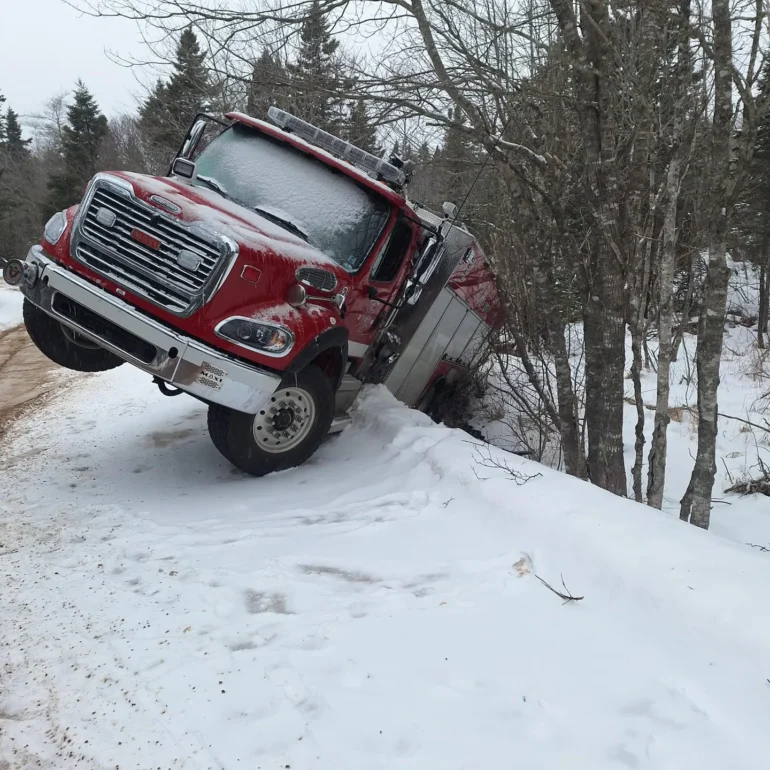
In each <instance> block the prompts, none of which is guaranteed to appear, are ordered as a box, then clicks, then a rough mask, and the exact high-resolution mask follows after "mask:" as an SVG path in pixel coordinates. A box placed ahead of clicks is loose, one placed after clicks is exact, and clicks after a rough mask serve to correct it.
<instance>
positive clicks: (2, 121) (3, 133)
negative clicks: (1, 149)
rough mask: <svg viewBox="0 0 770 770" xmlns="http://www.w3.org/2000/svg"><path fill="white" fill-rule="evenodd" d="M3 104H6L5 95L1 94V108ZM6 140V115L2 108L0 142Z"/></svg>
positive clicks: (0, 113)
mask: <svg viewBox="0 0 770 770" xmlns="http://www.w3.org/2000/svg"><path fill="white" fill-rule="evenodd" d="M3 104H5V97H4V96H3V95H2V94H0V108H2V106H3ZM4 141H5V116H4V115H3V113H2V110H0V142H4Z"/></svg>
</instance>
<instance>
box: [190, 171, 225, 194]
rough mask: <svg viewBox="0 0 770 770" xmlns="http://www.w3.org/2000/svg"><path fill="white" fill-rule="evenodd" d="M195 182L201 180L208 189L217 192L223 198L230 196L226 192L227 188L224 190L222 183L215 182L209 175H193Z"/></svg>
mask: <svg viewBox="0 0 770 770" xmlns="http://www.w3.org/2000/svg"><path fill="white" fill-rule="evenodd" d="M195 181H196V182H203V184H205V185H206V187H208V188H209V189H210V190H213V191H214V192H218V193H219V194H220V195H221V196H222V197H223V198H229V197H230V196H229V195H228V194H227V190H225V188H224V187H222V185H221V184H220V183H219V182H217V180H216V179H213V178H212V177H210V176H196V177H195Z"/></svg>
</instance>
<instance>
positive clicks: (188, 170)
mask: <svg viewBox="0 0 770 770" xmlns="http://www.w3.org/2000/svg"><path fill="white" fill-rule="evenodd" d="M171 173H172V174H174V175H175V176H181V177H183V178H184V179H194V178H195V164H194V163H193V162H192V161H191V160H187V158H175V159H174V162H173V163H172V164H171Z"/></svg>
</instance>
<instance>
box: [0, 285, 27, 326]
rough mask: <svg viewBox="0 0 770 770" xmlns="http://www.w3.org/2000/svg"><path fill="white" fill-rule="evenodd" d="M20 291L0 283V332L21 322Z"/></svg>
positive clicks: (21, 298) (22, 299) (21, 300)
mask: <svg viewBox="0 0 770 770" xmlns="http://www.w3.org/2000/svg"><path fill="white" fill-rule="evenodd" d="M23 301H24V297H23V296H22V293H21V292H20V291H19V290H18V289H16V288H13V287H12V286H8V285H7V284H5V283H0V332H1V331H3V330H5V329H10V328H12V327H14V326H17V325H18V324H20V323H21V306H22V303H23Z"/></svg>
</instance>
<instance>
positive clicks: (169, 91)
mask: <svg viewBox="0 0 770 770" xmlns="http://www.w3.org/2000/svg"><path fill="white" fill-rule="evenodd" d="M205 59H206V54H205V52H204V51H202V50H201V47H200V44H199V43H198V38H197V37H196V36H195V33H194V32H193V31H192V29H190V28H189V27H188V28H187V29H186V30H184V32H182V34H181V35H180V37H179V42H178V43H177V47H176V57H175V61H174V72H173V74H172V75H171V77H170V78H169V81H168V82H167V83H164V82H163V81H161V80H159V81H158V82H157V83H156V84H155V88H154V89H153V90H152V92H151V93H150V95H149V97H148V98H147V101H145V103H144V104H143V105H142V106H141V107H140V109H139V115H140V118H141V127H142V131H143V132H144V134H145V136H146V137H147V139H148V141H149V143H150V145H151V146H152V147H153V148H154V149H155V150H156V154H157V155H158V156H159V158H160V159H162V162H165V163H168V162H169V161H170V160H171V157H172V156H173V154H174V153H175V152H176V151H177V150H178V148H179V145H180V144H181V141H182V137H183V136H184V132H185V131H186V130H187V128H188V126H189V125H190V122H191V121H192V119H193V117H194V116H195V114H196V113H198V112H202V111H205V110H206V109H207V107H208V104H209V102H210V99H211V85H210V83H209V77H208V72H207V70H206V65H205Z"/></svg>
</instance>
